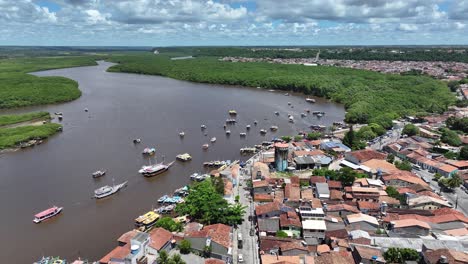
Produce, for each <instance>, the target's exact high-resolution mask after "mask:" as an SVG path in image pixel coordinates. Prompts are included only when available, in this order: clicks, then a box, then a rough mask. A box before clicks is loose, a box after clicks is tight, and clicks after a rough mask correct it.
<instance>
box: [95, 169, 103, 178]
mask: <svg viewBox="0 0 468 264" xmlns="http://www.w3.org/2000/svg"><path fill="white" fill-rule="evenodd" d="M106 172H107V171H106V170H98V171H95V172H93V174H92V175H93V178H99V177H102V176H104V175H106Z"/></svg>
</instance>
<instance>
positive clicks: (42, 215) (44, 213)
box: [33, 206, 63, 224]
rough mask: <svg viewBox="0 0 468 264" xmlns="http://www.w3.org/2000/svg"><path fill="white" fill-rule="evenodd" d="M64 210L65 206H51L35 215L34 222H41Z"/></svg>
mask: <svg viewBox="0 0 468 264" xmlns="http://www.w3.org/2000/svg"><path fill="white" fill-rule="evenodd" d="M62 210H63V207H57V206H54V207H51V208H49V209H47V210H44V211H42V212H40V213H37V214H36V215H34V220H33V222H34V223H36V224H39V223H40V222H42V221H44V220H46V219H49V218H51V217H54V216H56V215H58V214H59V213H60V212H62Z"/></svg>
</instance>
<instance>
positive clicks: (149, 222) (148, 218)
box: [135, 211, 160, 231]
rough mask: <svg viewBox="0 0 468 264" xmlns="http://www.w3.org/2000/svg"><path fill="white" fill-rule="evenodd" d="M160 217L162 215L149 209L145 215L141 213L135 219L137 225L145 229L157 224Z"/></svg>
mask: <svg viewBox="0 0 468 264" xmlns="http://www.w3.org/2000/svg"><path fill="white" fill-rule="evenodd" d="M159 218H160V215H159V214H157V213H156V212H154V211H148V212H147V213H146V214H144V215H140V216H139V217H137V218H136V219H135V226H136V227H139V228H142V229H143V231H144V230H146V229H148V228H150V227H152V226H153V225H154V224H156V221H158V219H159Z"/></svg>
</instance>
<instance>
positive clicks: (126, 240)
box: [117, 230, 138, 244]
mask: <svg viewBox="0 0 468 264" xmlns="http://www.w3.org/2000/svg"><path fill="white" fill-rule="evenodd" d="M136 234H138V231H136V230H131V231H128V232H126V233H125V234H123V235H121V236H120V237H119V238H118V239H117V241H118V242H119V243H123V244H128V243H130V240H132V238H133V237H134V236H136Z"/></svg>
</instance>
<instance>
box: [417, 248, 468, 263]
mask: <svg viewBox="0 0 468 264" xmlns="http://www.w3.org/2000/svg"><path fill="white" fill-rule="evenodd" d="M423 259H424V262H425V263H427V264H443V263H446V264H466V263H468V253H466V252H461V251H456V250H452V249H437V250H428V251H425V252H423Z"/></svg>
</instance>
